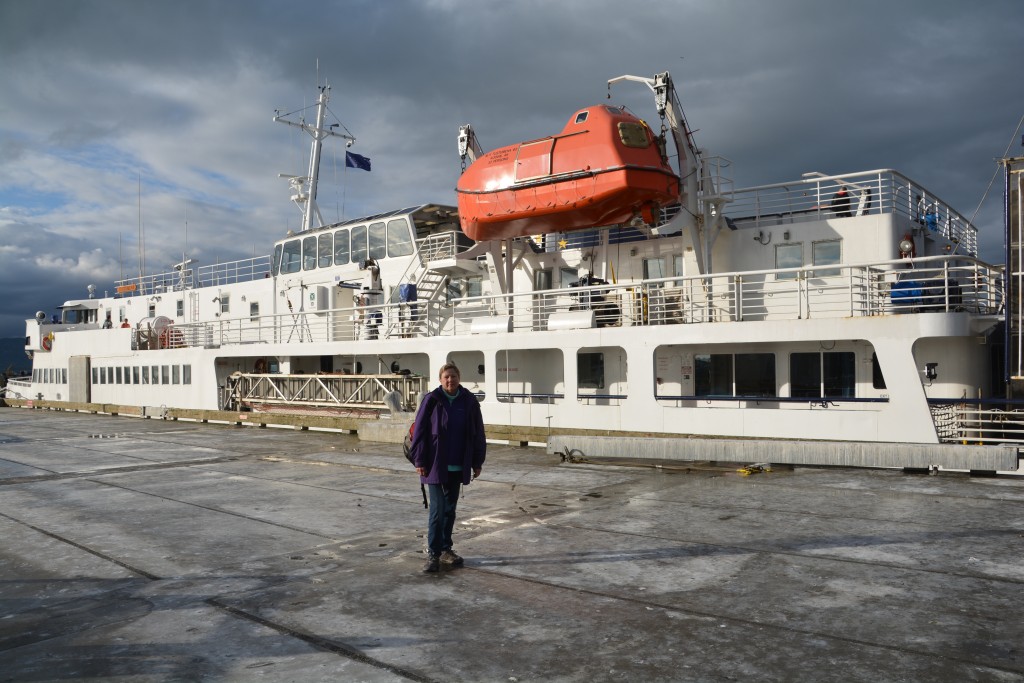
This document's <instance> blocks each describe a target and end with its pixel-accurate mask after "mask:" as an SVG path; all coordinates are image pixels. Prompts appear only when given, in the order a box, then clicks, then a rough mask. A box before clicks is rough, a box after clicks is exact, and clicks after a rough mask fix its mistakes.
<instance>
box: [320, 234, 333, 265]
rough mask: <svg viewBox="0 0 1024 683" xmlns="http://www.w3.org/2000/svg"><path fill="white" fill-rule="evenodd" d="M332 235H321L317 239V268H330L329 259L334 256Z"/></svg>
mask: <svg viewBox="0 0 1024 683" xmlns="http://www.w3.org/2000/svg"><path fill="white" fill-rule="evenodd" d="M333 242H334V235H332V234H331V233H329V232H325V233H321V234H320V236H319V237H318V238H317V248H316V249H317V259H316V265H317V267H319V268H330V267H331V259H332V258H333V256H334V244H333Z"/></svg>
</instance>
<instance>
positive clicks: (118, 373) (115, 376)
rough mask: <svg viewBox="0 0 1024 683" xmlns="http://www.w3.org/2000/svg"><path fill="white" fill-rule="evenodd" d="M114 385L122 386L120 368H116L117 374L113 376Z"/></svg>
mask: <svg viewBox="0 0 1024 683" xmlns="http://www.w3.org/2000/svg"><path fill="white" fill-rule="evenodd" d="M114 383H115V384H124V380H123V379H122V375H121V368H117V372H116V373H115V374H114Z"/></svg>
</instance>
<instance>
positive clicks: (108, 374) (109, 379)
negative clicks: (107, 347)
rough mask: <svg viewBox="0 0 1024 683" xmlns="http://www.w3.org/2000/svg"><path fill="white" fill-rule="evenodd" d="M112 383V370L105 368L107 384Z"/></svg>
mask: <svg viewBox="0 0 1024 683" xmlns="http://www.w3.org/2000/svg"><path fill="white" fill-rule="evenodd" d="M113 383H114V368H112V367H111V368H107V384H113Z"/></svg>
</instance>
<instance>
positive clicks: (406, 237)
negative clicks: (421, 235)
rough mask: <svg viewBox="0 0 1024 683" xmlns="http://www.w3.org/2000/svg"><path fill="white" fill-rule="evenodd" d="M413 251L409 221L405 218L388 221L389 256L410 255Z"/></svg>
mask: <svg viewBox="0 0 1024 683" xmlns="http://www.w3.org/2000/svg"><path fill="white" fill-rule="evenodd" d="M411 253H412V237H411V236H410V234H409V222H408V221H407V220H405V219H404V218H395V219H394V220H390V221H388V256H408V255H409V254H411Z"/></svg>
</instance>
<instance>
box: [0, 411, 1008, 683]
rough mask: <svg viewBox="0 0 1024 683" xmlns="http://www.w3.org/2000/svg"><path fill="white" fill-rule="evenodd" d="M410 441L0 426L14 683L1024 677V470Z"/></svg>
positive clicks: (1, 627)
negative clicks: (437, 527)
mask: <svg viewBox="0 0 1024 683" xmlns="http://www.w3.org/2000/svg"><path fill="white" fill-rule="evenodd" d="M399 450H400V449H399V448H398V447H396V446H393V445H386V444H374V443H367V442H360V441H359V440H358V438H357V437H355V436H350V435H341V434H331V433H324V432H312V431H293V430H280V429H258V428H251V427H246V428H238V427H229V426H221V425H211V424H199V423H191V422H171V421H161V420H141V419H137V418H130V417H109V416H97V415H89V414H76V413H56V412H48V411H38V410H36V411H33V410H23V409H14V408H4V409H0V681H67V680H76V681H79V680H117V681H166V680H189V681H193V680H207V681H301V682H306V681H372V682H378V681H407V680H412V681H506V682H515V681H787V682H789V681H957V682H960V681H1024V620H1022V619H1021V617H1020V615H1021V613H1022V611H1024V594H1022V591H1021V588H1022V585H1024V563H1022V562H1021V559H1020V558H1021V556H1022V554H1024V553H1022V551H1024V516H1022V515H1021V512H1020V511H1021V509H1022V507H1021V503H1022V502H1024V478H994V477H993V478H981V477H978V478H974V477H969V476H967V475H963V474H937V475H931V476H928V475H916V474H905V473H903V472H901V471H890V470H850V469H828V468H801V467H797V468H785V469H779V468H776V469H775V470H774V471H772V472H766V473H760V474H753V475H750V476H743V475H741V474H739V473H738V472H737V471H736V469H737V466H735V465H724V464H717V465H715V464H706V465H701V464H697V465H692V464H691V465H689V466H687V465H683V464H680V465H678V466H676V467H667V466H666V467H660V468H656V467H645V466H639V465H637V464H635V463H633V464H628V465H627V464H599V463H567V462H561V460H560V458H559V457H558V456H551V455H547V454H545V453H544V451H543V450H542V449H537V448H530V449H521V448H511V447H507V446H500V445H491V446H490V448H489V456H488V461H487V464H486V466H485V468H484V473H483V476H482V477H481V479H479V480H477V481H476V482H474V483H473V484H472V485H471V486H469V487H467V488H466V489H465V490H464V491H465V495H464V497H463V498H462V500H461V502H460V504H459V522H458V524H457V527H456V536H455V540H456V550H457V551H458V552H459V553H460V554H461V555H463V556H464V557H465V558H466V564H465V566H464V567H462V568H459V569H451V570H446V571H442V572H441V573H439V574H434V575H425V574H422V573H421V572H420V569H421V567H422V565H423V561H424V554H423V544H424V538H423V530H424V528H425V523H426V512H425V511H424V509H423V503H422V497H421V494H420V490H419V486H418V483H417V479H416V477H415V475H414V473H413V472H412V470H411V467H410V466H409V464H408V463H407V462H406V461H405V460H404V458H403V457H402V456H401V453H400V452H399ZM770 459H771V458H770V454H769V453H766V454H765V460H770Z"/></svg>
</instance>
